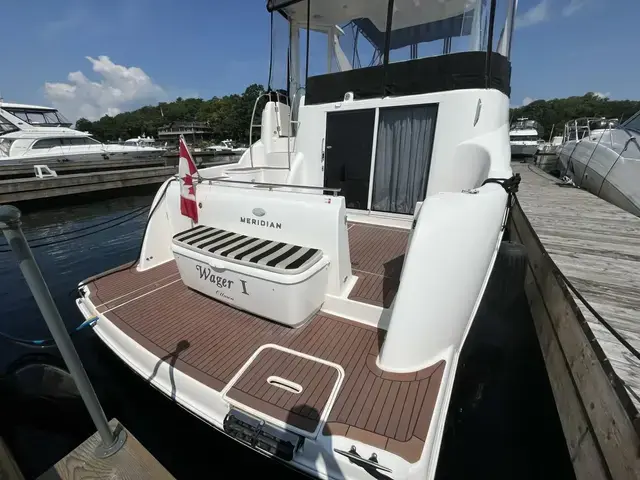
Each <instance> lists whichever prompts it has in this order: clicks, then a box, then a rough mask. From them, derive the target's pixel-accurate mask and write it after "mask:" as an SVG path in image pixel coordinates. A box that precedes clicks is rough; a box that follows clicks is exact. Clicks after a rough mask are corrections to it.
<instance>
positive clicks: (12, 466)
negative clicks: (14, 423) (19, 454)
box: [0, 437, 24, 480]
mask: <svg viewBox="0 0 640 480" xmlns="http://www.w3.org/2000/svg"><path fill="white" fill-rule="evenodd" d="M0 480H24V477H23V476H22V472H21V471H20V468H19V467H18V464H17V463H16V461H15V459H14V458H13V455H11V451H10V450H9V447H8V446H7V444H6V443H5V442H4V440H3V439H2V437H0Z"/></svg>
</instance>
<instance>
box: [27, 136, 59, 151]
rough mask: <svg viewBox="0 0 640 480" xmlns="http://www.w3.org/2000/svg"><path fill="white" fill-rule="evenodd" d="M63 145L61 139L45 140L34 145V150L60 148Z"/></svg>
mask: <svg viewBox="0 0 640 480" xmlns="http://www.w3.org/2000/svg"><path fill="white" fill-rule="evenodd" d="M60 145H62V142H61V139H60V138H44V139H42V140H38V141H37V142H36V143H34V144H33V147H31V148H32V149H39V148H51V147H59V146H60Z"/></svg>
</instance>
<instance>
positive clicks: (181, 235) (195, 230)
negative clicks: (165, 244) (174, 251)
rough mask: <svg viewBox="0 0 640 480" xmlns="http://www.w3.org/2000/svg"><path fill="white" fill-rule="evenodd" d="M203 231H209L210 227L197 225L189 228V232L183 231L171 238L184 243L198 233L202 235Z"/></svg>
mask: <svg viewBox="0 0 640 480" xmlns="http://www.w3.org/2000/svg"><path fill="white" fill-rule="evenodd" d="M203 229H211V227H207V226H205V225H198V226H197V227H195V228H191V229H189V230H185V231H184V232H180V233H178V234H176V235H175V236H174V237H173V238H175V239H176V240H179V241H181V242H184V241H185V240H189V239H190V238H191V237H193V236H194V235H198V234H200V233H203V232H202V230H203Z"/></svg>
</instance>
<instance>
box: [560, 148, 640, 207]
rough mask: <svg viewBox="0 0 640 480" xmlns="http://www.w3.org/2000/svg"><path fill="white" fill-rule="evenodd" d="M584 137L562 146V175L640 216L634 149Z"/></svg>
mask: <svg viewBox="0 0 640 480" xmlns="http://www.w3.org/2000/svg"><path fill="white" fill-rule="evenodd" d="M623 148H624V147H623V146H619V145H616V143H614V144H613V148H612V145H611V144H610V143H608V142H606V143H605V142H603V141H601V142H598V141H597V140H592V139H584V140H581V141H579V142H577V144H576V142H575V141H570V142H566V143H565V144H564V145H562V147H560V149H559V154H558V156H559V158H560V163H561V164H562V168H561V169H560V173H561V175H566V176H568V177H569V178H571V179H572V180H573V182H574V183H575V185H576V186H578V187H580V188H582V189H584V190H587V191H589V192H591V193H593V194H594V195H597V196H599V197H600V198H602V199H603V200H606V201H608V202H609V203H612V204H614V205H616V206H618V207H620V208H622V209H623V210H626V211H628V212H630V213H633V214H634V215H637V216H640V188H638V185H639V184H640V158H634V157H631V155H634V154H636V153H640V152H635V151H634V149H633V148H630V149H627V150H625V151H624V153H621V152H622V150H623Z"/></svg>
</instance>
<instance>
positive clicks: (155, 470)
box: [39, 419, 174, 480]
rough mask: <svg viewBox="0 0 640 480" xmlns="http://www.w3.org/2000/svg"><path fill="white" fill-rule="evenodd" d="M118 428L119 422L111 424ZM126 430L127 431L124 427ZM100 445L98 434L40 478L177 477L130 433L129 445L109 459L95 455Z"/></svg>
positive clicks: (111, 479)
mask: <svg viewBox="0 0 640 480" xmlns="http://www.w3.org/2000/svg"><path fill="white" fill-rule="evenodd" d="M109 425H110V426H111V427H112V428H116V427H117V426H118V425H119V422H118V421H117V420H115V419H113V420H111V421H110V422H109ZM122 428H124V427H122ZM99 442H100V436H99V435H98V433H97V432H96V433H94V434H93V435H92V436H91V437H89V438H88V439H87V440H85V441H84V442H83V443H82V444H81V445H79V446H78V447H77V448H76V449H75V450H73V451H72V452H70V453H69V454H68V455H67V456H66V457H64V458H63V459H62V460H60V461H59V462H58V463H56V464H55V465H54V466H53V467H51V468H50V469H49V470H47V471H46V472H45V473H44V474H42V475H41V476H40V477H39V480H79V479H89V478H90V479H95V480H100V479H105V480H106V479H109V480H117V479H121V480H134V479H139V480H145V479H159V480H164V479H166V480H170V479H173V478H174V477H173V476H172V475H171V474H170V473H169V472H168V471H167V470H166V469H165V468H164V467H163V466H162V465H161V464H160V463H159V462H158V461H157V460H156V459H155V458H154V457H153V456H152V455H151V454H150V453H149V452H148V451H147V450H146V449H145V448H144V447H143V446H142V444H141V443H140V442H139V441H138V440H137V439H136V438H135V437H134V436H133V435H132V434H131V432H127V441H126V443H125V444H124V446H123V447H122V448H121V449H120V450H119V451H118V452H116V453H115V454H113V455H112V456H110V457H107V458H96V456H95V455H94V454H93V452H94V450H95V448H96V446H97V445H98V443H99Z"/></svg>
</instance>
